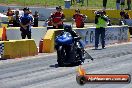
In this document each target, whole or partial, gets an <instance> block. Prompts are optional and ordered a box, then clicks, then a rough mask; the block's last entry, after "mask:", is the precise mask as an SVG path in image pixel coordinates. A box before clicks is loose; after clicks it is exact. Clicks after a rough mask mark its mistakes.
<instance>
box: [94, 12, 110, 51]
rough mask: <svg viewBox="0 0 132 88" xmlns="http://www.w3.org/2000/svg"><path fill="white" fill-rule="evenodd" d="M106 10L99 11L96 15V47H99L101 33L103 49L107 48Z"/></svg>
mask: <svg viewBox="0 0 132 88" xmlns="http://www.w3.org/2000/svg"><path fill="white" fill-rule="evenodd" d="M105 13H106V12H105V11H101V12H97V13H96V16H95V24H96V29H95V49H98V44H99V36H100V35H101V43H102V49H105V28H106V27H107V21H108V19H107V16H105Z"/></svg>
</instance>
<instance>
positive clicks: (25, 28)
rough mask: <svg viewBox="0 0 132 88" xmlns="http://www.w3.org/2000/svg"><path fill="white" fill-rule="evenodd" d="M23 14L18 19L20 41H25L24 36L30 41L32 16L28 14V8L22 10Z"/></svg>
mask: <svg viewBox="0 0 132 88" xmlns="http://www.w3.org/2000/svg"><path fill="white" fill-rule="evenodd" d="M23 11H24V14H23V15H22V16H21V17H20V31H21V36H22V39H25V38H26V36H27V38H28V39H31V24H32V22H33V18H32V16H31V15H30V14H29V8H24V9H23Z"/></svg>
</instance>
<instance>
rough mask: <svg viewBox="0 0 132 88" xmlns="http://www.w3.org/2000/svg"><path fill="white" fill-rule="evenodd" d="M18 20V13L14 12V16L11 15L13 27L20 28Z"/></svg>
mask: <svg viewBox="0 0 132 88" xmlns="http://www.w3.org/2000/svg"><path fill="white" fill-rule="evenodd" d="M19 19H20V15H19V11H18V10H16V11H15V15H13V27H20V24H19Z"/></svg>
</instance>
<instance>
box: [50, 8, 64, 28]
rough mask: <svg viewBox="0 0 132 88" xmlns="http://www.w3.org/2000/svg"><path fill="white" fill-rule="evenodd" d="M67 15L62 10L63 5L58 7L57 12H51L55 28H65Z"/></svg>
mask: <svg viewBox="0 0 132 88" xmlns="http://www.w3.org/2000/svg"><path fill="white" fill-rule="evenodd" d="M64 18H65V15H64V14H63V12H62V8H61V6H58V7H56V12H54V13H53V14H51V19H52V24H53V28H55V29H63V20H64Z"/></svg>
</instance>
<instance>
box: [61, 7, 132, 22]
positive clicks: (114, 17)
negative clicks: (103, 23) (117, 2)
mask: <svg viewBox="0 0 132 88" xmlns="http://www.w3.org/2000/svg"><path fill="white" fill-rule="evenodd" d="M80 11H81V13H82V14H85V15H87V16H88V22H94V19H95V14H94V12H95V11H96V10H89V9H82V10H80ZM63 12H64V14H65V16H66V21H71V20H72V19H71V18H72V16H73V14H74V13H75V9H64V10H63ZM125 12H128V13H129V15H130V17H131V18H132V11H127V10H126V11H125ZM106 13H107V15H108V16H109V18H111V19H112V20H111V21H112V22H114V21H118V20H117V19H119V18H120V10H106Z"/></svg>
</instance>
